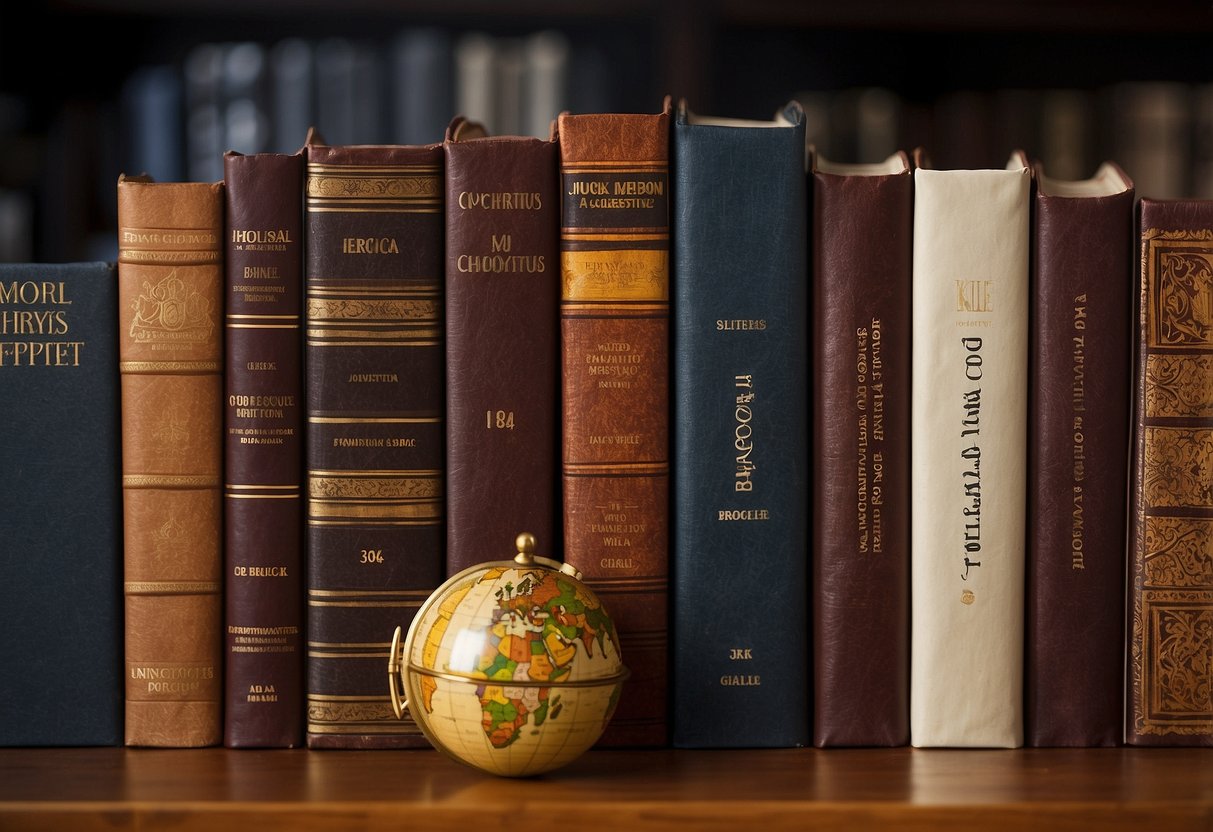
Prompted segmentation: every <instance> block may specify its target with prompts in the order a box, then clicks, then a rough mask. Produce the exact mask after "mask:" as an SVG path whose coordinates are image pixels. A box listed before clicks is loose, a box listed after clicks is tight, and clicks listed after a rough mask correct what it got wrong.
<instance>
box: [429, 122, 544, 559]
mask: <svg viewBox="0 0 1213 832" xmlns="http://www.w3.org/2000/svg"><path fill="white" fill-rule="evenodd" d="M445 150H446V217H447V223H446V357H447V362H446V380H447V386H446V407H447V427H446V435H447V526H446V529H447V531H446V560H447V571H448V572H449V573H450V574H454V573H456V572H458V571H460V570H462V569H466V568H468V567H469V566H475V565H476V564H478V563H482V562H484V561H486V560H499V559H500V558H503V557H508V556H509V554H510V551H511V549H510V547H511V546H512V545H513V541H514V538H515V537H517V535H518V533H519V532H521V531H529V532H531V533H532V534H534V535H535V537H536V538H537V539H538V541H539V545H540V547H541V548H542V549H543V550H544V551H545V552H547V551H554V550H556V549H558V548H559V543H560V542H559V541H558V540H556V539H555V538H554V528H555V523H554V516H555V506H556V499H557V478H556V447H557V443H558V442H559V433H558V432H557V426H556V413H557V398H556V380H557V368H556V360H557V357H558V351H559V342H558V340H557V337H558V336H557V317H556V314H557V310H556V304H557V298H558V293H559V291H560V290H559V278H560V258H559V250H558V249H557V236H558V234H559V223H560V193H559V191H558V190H557V184H556V166H557V164H558V163H559V160H558V156H557V154H558V149H557V145H556V142H555V141H543V140H541V139H537V138H524V137H517V136H513V137H511V136H503V137H487V136H485V135H484V130H483V129H482V128H481V127H480V125H478V124H475V123H473V122H469V121H467V120H465V119H463V118H462V117H460V118H458V119H456V120H455V121H454V122H452V124H451V126H450V128H449V129H448V130H447V137H446V143H445Z"/></svg>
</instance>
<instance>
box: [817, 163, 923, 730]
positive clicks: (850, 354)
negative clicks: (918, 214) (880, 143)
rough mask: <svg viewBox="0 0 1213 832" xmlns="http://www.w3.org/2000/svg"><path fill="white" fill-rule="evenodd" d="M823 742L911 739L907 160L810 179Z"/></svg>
mask: <svg viewBox="0 0 1213 832" xmlns="http://www.w3.org/2000/svg"><path fill="white" fill-rule="evenodd" d="M812 185H813V198H812V199H813V201H812V206H813V207H812V225H813V227H812V232H813V246H812V251H813V257H812V264H813V265H812V269H813V275H812V284H813V292H814V301H813V309H814V318H813V327H812V329H813V347H812V352H813V356H814V358H813V367H814V371H813V372H814V378H813V471H814V480H813V514H814V517H815V520H814V522H813V529H814V532H813V577H812V581H811V584H810V586H811V587H812V590H811V591H812V593H813V604H812V609H813V619H812V620H813V671H814V672H813V693H814V696H813V703H814V706H813V742H814V744H815V745H817V746H819V747H825V746H856V745H862V746H866V745H881V746H887V745H905V744H906V743H907V742H908V741H909V736H910V722H909V720H910V710H909V709H910V697H909V672H910V667H909V659H910V618H909V615H910V613H909V607H910V573H909V570H910V559H909V554H910V467H909V462H910V290H911V284H910V273H911V255H912V244H913V217H914V176H913V173H912V171H911V166H910V160H909V159H908V157H907V156H906V154H904V153H898V154H895V155H893V156H891V157H889V158H888V159H886V160H885V161H884V162H882V163H879V164H871V165H852V164H837V163H834V162H829V161H827V160H825V159H822V158H821V157H820V156H815V157H814V159H813V170H812Z"/></svg>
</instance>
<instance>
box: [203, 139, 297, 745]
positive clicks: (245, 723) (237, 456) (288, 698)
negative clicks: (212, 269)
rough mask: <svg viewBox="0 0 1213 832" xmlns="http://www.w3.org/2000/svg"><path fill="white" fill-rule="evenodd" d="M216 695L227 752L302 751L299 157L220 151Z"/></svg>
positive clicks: (295, 155)
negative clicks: (220, 514)
mask: <svg viewBox="0 0 1213 832" xmlns="http://www.w3.org/2000/svg"><path fill="white" fill-rule="evenodd" d="M223 178H224V183H225V185H226V188H225V190H226V193H227V224H226V229H225V238H224V246H225V248H226V251H227V259H226V262H225V264H224V270H225V273H226V276H227V281H226V285H225V294H226V297H227V310H226V313H225V316H224V320H225V332H226V340H225V346H226V350H225V354H224V355H225V359H226V363H227V372H226V376H225V381H226V388H227V390H226V398H225V409H224V434H223V442H224V469H225V470H224V480H223V481H224V486H223V490H224V536H225V541H226V550H225V552H224V564H225V566H224V586H225V590H226V592H225V600H224V617H225V640H224V660H225V666H224V671H225V672H224V688H225V691H226V695H225V698H224V712H223V726H224V727H223V743H224V745H226V746H228V747H229V748H254V747H270V748H273V747H280V748H293V747H295V746H299V745H302V744H303V605H302V597H303V502H302V493H301V481H302V478H303V375H302V360H303V355H302V352H303V343H302V341H301V327H300V323H301V321H302V298H303V155H302V154H301V153H296V154H294V155H283V154H276V153H263V154H254V155H251V156H245V155H241V154H239V153H228V154H226V155H225V156H224V158H223Z"/></svg>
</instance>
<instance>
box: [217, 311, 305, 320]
mask: <svg viewBox="0 0 1213 832" xmlns="http://www.w3.org/2000/svg"><path fill="white" fill-rule="evenodd" d="M224 317H225V318H227V319H228V320H237V321H245V320H251V321H297V320H299V319H300V316H299V315H236V314H233V313H231V312H229V313H228V314H227V315H225V316H224Z"/></svg>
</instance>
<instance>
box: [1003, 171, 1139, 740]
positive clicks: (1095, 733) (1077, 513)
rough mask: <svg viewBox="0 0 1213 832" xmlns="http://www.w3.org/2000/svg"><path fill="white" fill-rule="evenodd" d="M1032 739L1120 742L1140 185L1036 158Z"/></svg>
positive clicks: (1028, 700) (1029, 635)
mask: <svg viewBox="0 0 1213 832" xmlns="http://www.w3.org/2000/svg"><path fill="white" fill-rule="evenodd" d="M1035 202H1036V206H1035V208H1036V210H1035V219H1034V227H1033V231H1032V233H1033V252H1034V253H1033V260H1034V276H1033V277H1034V284H1035V285H1034V287H1033V291H1032V301H1031V303H1032V332H1031V336H1030V341H1029V344H1030V346H1029V349H1030V351H1031V352H1030V355H1031V358H1030V361H1029V367H1030V368H1031V369H1030V372H1031V378H1030V381H1029V396H1030V397H1031V405H1030V406H1029V408H1028V412H1029V414H1031V415H1030V418H1029V420H1028V432H1029V441H1028V484H1029V485H1028V559H1027V564H1026V566H1027V569H1026V571H1027V629H1026V633H1025V636H1026V645H1025V650H1026V667H1025V682H1026V695H1025V713H1024V723H1025V725H1024V728H1025V734H1026V736H1025V739H1026V741H1027V744H1028V745H1035V746H1054V745H1077V746H1096V745H1118V744H1119V743H1120V738H1121V717H1120V715H1121V712H1122V707H1121V679H1122V674H1123V672H1124V659H1123V652H1122V649H1121V642H1122V641H1123V636H1122V634H1123V632H1124V601H1123V585H1124V561H1123V554H1122V553H1123V552H1124V539H1125V486H1126V482H1127V476H1128V466H1127V465H1126V463H1125V449H1126V448H1127V447H1128V443H1129V385H1130V381H1131V378H1130V374H1129V373H1128V372H1126V370H1125V368H1126V367H1129V366H1130V358H1129V355H1130V347H1129V344H1130V339H1129V335H1130V332H1131V328H1130V310H1131V307H1132V281H1133V267H1132V249H1133V244H1132V235H1133V183H1132V182H1130V181H1129V179H1128V177H1127V176H1125V174H1124V173H1123V172H1122V171H1121V170H1120V169H1119V168H1118V167H1116V166H1115V165H1111V164H1105V165H1104V166H1102V167H1101V168H1100V169H1099V172H1098V173H1097V174H1096V175H1095V176H1094V177H1093V178H1091V179H1087V180H1080V181H1070V180H1058V179H1053V178H1050V177H1049V176H1047V175H1046V174H1045V171H1044V170H1043V168H1042V167H1041V166H1040V165H1037V166H1036V197H1035Z"/></svg>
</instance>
